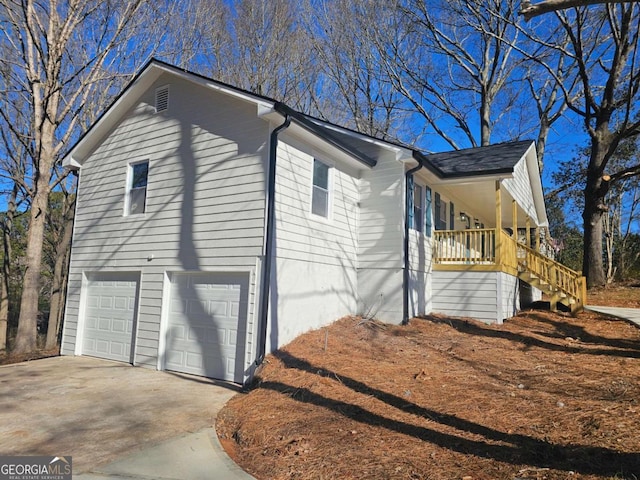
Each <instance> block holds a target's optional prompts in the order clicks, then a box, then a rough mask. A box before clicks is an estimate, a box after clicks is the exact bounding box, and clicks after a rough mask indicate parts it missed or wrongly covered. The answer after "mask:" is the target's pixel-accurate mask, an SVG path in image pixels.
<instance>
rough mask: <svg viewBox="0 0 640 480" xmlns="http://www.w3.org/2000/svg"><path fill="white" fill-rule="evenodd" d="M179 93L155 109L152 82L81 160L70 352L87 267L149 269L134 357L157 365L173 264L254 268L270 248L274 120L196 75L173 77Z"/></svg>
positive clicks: (251, 301) (250, 316)
mask: <svg viewBox="0 0 640 480" xmlns="http://www.w3.org/2000/svg"><path fill="white" fill-rule="evenodd" d="M163 78H164V77H160V79H159V80H158V81H157V82H156V83H157V84H158V85H163V84H166V79H164V81H163ZM171 97H172V99H171V108H170V109H169V110H168V111H167V112H165V113H164V114H163V115H155V88H150V89H149V90H148V91H147V94H146V95H145V96H144V97H143V98H142V99H141V101H140V102H139V103H138V104H137V106H136V107H135V108H133V109H132V110H131V111H130V112H129V114H127V115H126V116H125V117H124V118H123V119H122V121H121V122H120V124H119V125H118V126H117V127H116V128H115V129H113V131H112V132H111V133H110V134H109V135H108V137H106V138H105V139H104V141H103V142H102V143H101V144H100V145H99V146H98V148H97V149H96V151H95V152H94V153H93V154H92V155H91V157H89V158H88V159H87V160H86V162H85V164H84V165H83V167H82V169H81V170H80V179H79V191H80V194H79V197H78V205H77V213H76V222H75V226H74V229H75V234H74V241H73V248H72V254H71V264H70V280H69V299H68V303H67V310H66V316H65V318H66V320H65V332H64V341H63V353H66V354H69V353H73V347H72V345H73V344H74V343H75V335H76V331H77V322H78V318H79V315H80V312H79V296H80V286H81V278H82V272H83V271H86V270H90V271H100V270H104V269H108V270H113V271H118V270H126V271H131V270H138V271H141V272H142V274H141V285H140V305H139V323H138V340H137V348H136V357H135V359H134V363H135V364H141V365H148V366H152V367H155V366H156V365H157V356H158V339H159V328H160V326H159V323H160V316H161V309H162V294H163V281H164V274H165V272H166V271H193V270H202V271H207V270H214V269H215V270H218V271H219V270H221V269H222V270H224V269H229V270H231V271H233V270H235V269H241V270H243V271H254V270H255V268H256V262H257V259H258V258H260V257H261V255H262V238H263V232H264V230H263V227H264V198H265V197H264V191H265V180H264V178H265V175H264V166H265V165H266V161H267V159H266V156H267V152H268V150H269V149H268V147H267V146H268V140H269V125H268V123H267V122H265V121H264V120H261V119H259V118H257V117H256V110H255V105H251V104H248V103H245V102H242V101H239V100H235V99H232V98H230V97H228V96H226V95H223V94H220V93H212V92H211V91H210V90H206V89H204V88H202V87H196V86H194V85H193V84H191V83H189V82H187V81H183V80H180V81H175V80H174V81H172V84H171ZM212 112H215V114H212ZM135 158H141V159H148V160H149V172H150V175H149V178H148V185H147V192H146V194H147V195H146V196H147V199H146V212H145V215H135V216H131V217H128V218H127V219H126V221H123V218H122V212H123V210H124V202H125V189H124V188H123V185H125V184H126V181H127V178H126V176H127V164H128V162H130V161H131V159H135ZM251 278H252V280H251V281H252V284H251V285H250V288H249V290H248V291H249V299H248V304H249V307H248V308H249V310H248V319H249V320H248V321H249V322H252V321H253V318H254V314H255V311H254V310H255V309H254V305H255V303H256V302H255V299H254V292H255V288H254V284H253V282H254V281H255V275H252V277H251ZM247 331H248V332H249V333H248V337H250V336H251V335H252V333H251V332H253V331H254V330H253V328H252V326H251V325H249V326H248V328H247ZM251 341H252V339H251V338H248V339H247V342H251ZM253 353H255V352H253ZM250 355H251V352H250V353H248V355H247V356H248V357H249V356H250ZM247 361H248V362H250V360H247Z"/></svg>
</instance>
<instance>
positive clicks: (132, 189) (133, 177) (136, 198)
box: [126, 160, 149, 215]
mask: <svg viewBox="0 0 640 480" xmlns="http://www.w3.org/2000/svg"><path fill="white" fill-rule="evenodd" d="M128 177H129V180H128V182H129V183H128V185H127V208H126V214H127V215H139V214H142V213H144V212H145V211H146V208H147V182H148V179H149V161H148V160H145V161H144V162H136V163H131V164H130V165H129V175H128Z"/></svg>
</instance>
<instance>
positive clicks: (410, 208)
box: [407, 177, 414, 228]
mask: <svg viewBox="0 0 640 480" xmlns="http://www.w3.org/2000/svg"><path fill="white" fill-rule="evenodd" d="M407 183H408V185H407V189H408V190H407V193H408V195H409V201H408V202H407V203H408V205H407V208H408V215H409V218H408V222H409V228H414V222H413V177H409V178H408V182H407Z"/></svg>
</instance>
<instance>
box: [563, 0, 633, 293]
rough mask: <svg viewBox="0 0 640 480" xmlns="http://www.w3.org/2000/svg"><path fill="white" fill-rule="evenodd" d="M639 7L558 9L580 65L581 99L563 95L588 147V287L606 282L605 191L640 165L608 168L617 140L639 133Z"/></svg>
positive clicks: (586, 264)
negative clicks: (579, 120)
mask: <svg viewBox="0 0 640 480" xmlns="http://www.w3.org/2000/svg"><path fill="white" fill-rule="evenodd" d="M639 10H640V9H639V8H638V7H637V6H636V5H635V4H633V3H625V4H620V5H606V6H602V7H600V9H599V10H597V11H594V10H587V9H585V8H582V9H573V10H571V11H569V12H558V13H557V14H556V16H557V18H558V19H559V21H560V24H561V25H562V27H563V28H564V29H565V31H566V32H567V34H568V35H569V38H570V45H571V54H572V56H573V58H574V59H575V61H576V62H577V65H578V74H579V81H580V85H581V90H582V96H581V97H580V99H577V100H576V99H574V98H570V97H569V96H567V95H566V91H565V96H566V99H567V102H568V103H567V104H568V107H569V109H570V110H571V111H572V112H573V113H574V114H577V115H578V116H579V117H581V118H582V121H583V123H584V128H585V130H586V132H587V133H588V135H589V138H590V142H591V147H590V153H589V163H588V166H587V172H586V185H585V189H584V212H583V220H584V236H585V238H584V261H583V265H584V273H585V275H586V276H587V282H588V285H589V286H598V285H604V284H605V282H606V274H605V271H604V264H603V258H602V240H603V224H602V216H603V214H604V213H605V212H606V210H607V207H606V200H605V199H606V196H607V193H608V191H609V189H610V187H611V185H612V183H613V182H616V181H618V180H620V179H622V178H625V177H629V176H633V175H638V174H640V165H632V166H629V167H626V168H623V169H622V170H618V171H614V172H609V171H608V167H609V163H610V160H611V159H612V157H613V155H614V154H615V152H616V149H617V147H618V145H619V144H620V142H621V141H623V140H625V139H627V138H631V137H634V136H636V135H638V134H640V108H639V107H640V105H639V102H638V100H639V97H640V96H639V94H638V91H639V89H640V65H639V63H640V62H639V60H640V58H638V56H639V55H640V51H639V49H638V41H639V40H640V38H639V37H640V31H639V30H640V14H639Z"/></svg>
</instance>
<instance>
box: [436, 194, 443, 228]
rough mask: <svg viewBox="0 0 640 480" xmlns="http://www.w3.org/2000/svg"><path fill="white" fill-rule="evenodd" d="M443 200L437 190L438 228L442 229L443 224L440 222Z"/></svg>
mask: <svg viewBox="0 0 640 480" xmlns="http://www.w3.org/2000/svg"><path fill="white" fill-rule="evenodd" d="M441 209H442V200H441V199H440V194H439V193H438V192H436V211H435V218H436V230H442V224H441V223H440V217H441V215H442V210H441Z"/></svg>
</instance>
